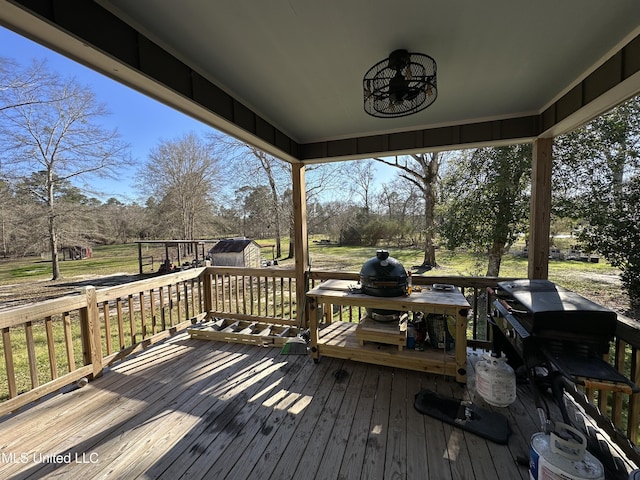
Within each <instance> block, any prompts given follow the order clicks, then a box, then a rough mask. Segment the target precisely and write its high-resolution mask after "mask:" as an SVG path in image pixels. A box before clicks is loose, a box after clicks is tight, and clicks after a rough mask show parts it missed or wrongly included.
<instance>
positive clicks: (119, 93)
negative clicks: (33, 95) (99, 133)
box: [0, 27, 211, 201]
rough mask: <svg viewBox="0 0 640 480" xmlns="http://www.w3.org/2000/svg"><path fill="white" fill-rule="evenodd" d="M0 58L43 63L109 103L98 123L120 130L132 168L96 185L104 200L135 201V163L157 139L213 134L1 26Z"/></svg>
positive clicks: (188, 119) (182, 116) (206, 128)
mask: <svg viewBox="0 0 640 480" xmlns="http://www.w3.org/2000/svg"><path fill="white" fill-rule="evenodd" d="M0 57H4V58H12V59H14V60H16V61H18V62H20V63H22V64H28V63H30V62H31V60H32V59H46V60H47V64H48V66H49V68H50V69H51V70H52V71H55V72H58V73H60V74H61V75H64V76H71V77H75V78H76V80H78V81H79V82H80V83H82V84H83V85H86V86H88V87H90V88H91V90H92V91H93V92H94V93H95V94H96V96H97V98H98V101H100V102H102V103H104V104H106V105H107V108H108V110H109V111H110V113H111V114H110V115H109V116H108V117H104V118H103V120H102V122H101V123H102V124H103V125H104V127H105V128H109V129H111V128H114V127H116V128H117V129H118V131H119V132H120V135H121V137H122V139H123V140H124V141H125V142H127V143H128V144H130V145H131V155H132V157H133V159H134V161H135V164H134V165H132V166H131V168H130V169H129V171H127V172H122V175H120V178H119V179H118V181H104V182H103V183H101V184H100V185H99V188H100V190H101V191H104V192H105V197H104V199H106V198H108V197H112V196H113V197H116V198H119V199H121V200H123V201H132V200H135V195H136V192H135V190H134V188H133V187H134V183H135V180H134V177H135V175H136V173H137V165H138V164H140V163H141V162H144V161H145V160H146V159H147V155H148V153H149V151H150V149H151V148H153V147H154V146H156V145H157V144H158V143H159V141H161V140H170V139H174V138H177V137H181V136H182V135H184V134H186V133H189V132H195V133H197V134H200V133H204V132H206V131H211V127H208V126H206V125H204V124H202V123H201V122H199V121H197V120H194V119H192V118H191V117H188V116H186V115H184V114H182V113H180V112H178V111H176V110H173V109H171V108H169V107H167V106H165V105H163V104H161V103H159V102H157V101H156V100H153V99H151V98H149V97H146V96H144V95H142V94H140V93H138V92H136V91H135V90H132V89H130V88H128V87H126V86H124V85H121V84H119V83H117V82H115V81H113V80H111V79H109V78H107V77H105V76H104V75H101V74H99V73H97V72H94V71H93V70H90V69H88V68H86V67H84V66H82V65H80V64H78V63H76V62H74V61H72V60H69V59H67V58H66V57H64V56H62V55H59V54H57V53H55V52H53V51H51V50H49V49H47V48H46V47H43V46H41V45H39V44H37V43H34V42H32V41H31V40H28V39H27V38H25V37H22V36H20V35H18V34H16V33H13V32H12V31H11V30H7V29H6V28H3V27H0Z"/></svg>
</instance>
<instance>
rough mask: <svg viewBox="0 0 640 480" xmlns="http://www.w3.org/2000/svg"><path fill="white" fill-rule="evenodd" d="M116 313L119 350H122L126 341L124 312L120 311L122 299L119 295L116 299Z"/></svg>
mask: <svg viewBox="0 0 640 480" xmlns="http://www.w3.org/2000/svg"><path fill="white" fill-rule="evenodd" d="M116 315H117V317H118V340H119V342H120V350H122V349H123V348H124V347H125V345H126V343H125V341H124V312H123V311H122V299H121V298H120V297H118V298H117V299H116Z"/></svg>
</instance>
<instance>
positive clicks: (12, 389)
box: [2, 327, 18, 398]
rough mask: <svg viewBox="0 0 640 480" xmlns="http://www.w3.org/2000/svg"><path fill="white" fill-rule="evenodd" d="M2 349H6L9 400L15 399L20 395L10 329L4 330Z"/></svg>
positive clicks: (5, 363)
mask: <svg viewBox="0 0 640 480" xmlns="http://www.w3.org/2000/svg"><path fill="white" fill-rule="evenodd" d="M2 348H3V349H4V366H5V367H6V369H7V388H8V390H9V398H15V397H16V396H17V395H18V388H17V386H16V372H15V367H14V364H13V349H12V348H11V331H10V329H9V327H5V328H3V329H2Z"/></svg>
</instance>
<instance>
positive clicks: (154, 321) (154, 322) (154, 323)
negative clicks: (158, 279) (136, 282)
mask: <svg viewBox="0 0 640 480" xmlns="http://www.w3.org/2000/svg"><path fill="white" fill-rule="evenodd" d="M149 315H150V316H151V334H152V335H155V334H156V333H158V318H157V316H156V294H155V289H153V288H151V289H150V290H149Z"/></svg>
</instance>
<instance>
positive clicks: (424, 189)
mask: <svg viewBox="0 0 640 480" xmlns="http://www.w3.org/2000/svg"><path fill="white" fill-rule="evenodd" d="M375 160H377V161H379V162H382V163H386V164H387V165H391V166H393V167H396V168H398V169H400V171H401V173H400V177H401V178H404V179H405V180H407V181H409V182H411V183H412V184H413V185H415V186H416V187H418V189H419V190H420V192H421V193H422V198H423V200H424V260H423V261H422V266H423V267H425V268H432V267H435V266H436V265H437V263H436V249H435V241H434V239H435V206H436V182H437V180H438V170H439V169H440V161H441V153H440V152H432V153H420V154H412V155H408V156H402V157H395V158H394V160H393V161H392V160H388V159H386V158H376V159H375Z"/></svg>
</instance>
